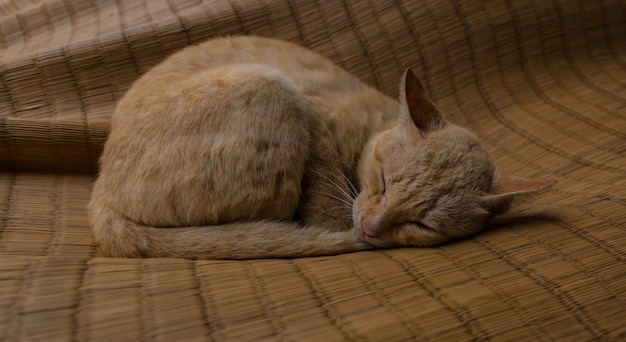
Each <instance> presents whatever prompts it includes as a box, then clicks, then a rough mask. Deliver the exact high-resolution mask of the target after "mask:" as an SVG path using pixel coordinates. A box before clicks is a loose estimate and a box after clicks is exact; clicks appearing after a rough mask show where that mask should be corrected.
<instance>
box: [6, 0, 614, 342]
mask: <svg viewBox="0 0 626 342" xmlns="http://www.w3.org/2000/svg"><path fill="white" fill-rule="evenodd" d="M199 2H200V1H195V0H168V1H148V0H143V1H142V0H124V1H114V0H103V1H100V0H4V1H1V2H0V340H2V341H5V340H6V341H13V340H35V341H52V340H79V341H83V340H103V341H133V340H140V339H145V340H165V341H179V340H186V339H189V340H211V339H212V340H234V341H242V340H292V341H305V340H312V341H341V340H371V341H399V340H407V339H416V340H445V341H459V340H470V339H480V340H485V339H495V340H515V341H518V340H557V339H567V340H574V341H581V340H592V339H594V340H595V339H604V340H619V339H622V340H623V339H626V324H625V322H626V262H625V261H626V260H625V259H626V228H625V225H626V159H625V156H626V4H625V3H624V1H623V0H602V1H596V0H577V1H572V0H518V1H508V0H486V1H473V0H456V1H446V0H444V1H439V0H414V1H409V0H406V1H404V0H380V1H378V0H377V1H373V0H370V1H366V0H362V1H356V0H355V1H348V0H343V1H324V0H301V1H300V0H297V1H287V0H214V1H206V2H204V3H199ZM242 33H245V34H256V35H262V36H272V37H278V38H282V39H287V40H291V41H294V42H297V43H299V44H301V45H304V46H307V47H309V48H311V49H314V50H316V51H318V52H320V53H322V54H324V55H326V56H328V57H329V58H331V59H332V60H334V61H335V62H336V63H338V64H340V65H341V66H343V67H345V68H346V69H348V70H350V71H351V72H353V73H355V74H357V75H358V76H360V77H361V78H362V79H363V80H365V81H366V82H368V83H370V84H372V85H373V86H376V87H378V88H379V89H381V90H382V91H384V92H386V93H388V94H390V95H393V96H395V95H396V93H397V85H396V83H397V80H398V79H399V76H400V73H401V70H402V69H403V68H405V67H407V66H413V67H415V68H416V71H417V73H418V74H419V76H420V78H421V79H422V80H423V83H424V84H425V85H426V87H427V88H428V90H429V92H430V93H431V94H432V96H433V98H435V99H436V102H437V103H438V105H439V106H440V108H441V109H442V111H443V112H444V113H446V114H447V115H448V117H449V118H450V119H451V120H452V121H454V122H456V123H459V124H461V125H464V126H466V127H468V128H469V129H471V130H472V131H474V132H475V133H476V134H477V135H478V136H479V137H480V138H481V139H482V141H483V142H484V143H485V146H486V147H487V148H488V149H489V150H490V151H491V153H492V154H493V156H494V158H495V160H496V163H497V164H498V166H500V167H501V168H502V169H504V170H506V171H508V172H510V173H515V174H519V175H524V176H529V177H544V178H553V179H557V180H558V181H559V184H558V185H557V187H556V188H554V189H553V190H551V191H549V192H547V193H545V194H544V195H542V196H540V197H538V198H536V199H535V200H533V201H531V202H528V203H526V204H524V205H521V206H518V207H516V209H515V210H514V211H513V212H511V213H509V214H507V215H505V216H503V217H501V218H499V219H498V220H496V221H495V222H494V223H493V224H492V225H491V227H490V229H489V230H488V231H487V232H485V233H483V234H481V235H479V236H477V237H475V238H472V239H469V240H465V241H461V242H457V243H452V244H449V245H445V246H442V247H439V248H421V249H419V248H413V249H392V250H382V251H373V252H363V253H354V254H346V255H340V256H333V257H321V258H304V259H295V260H252V261H240V262H235V261H190V260H182V259H109V258H100V257H97V256H96V255H95V252H94V244H93V238H92V236H91V232H90V230H89V228H88V226H87V221H86V215H85V205H86V203H87V201H88V199H89V193H90V187H91V182H93V180H94V174H95V172H96V169H97V168H96V165H97V158H98V155H99V153H100V151H101V148H102V143H103V141H104V140H105V139H106V135H107V132H108V122H109V118H110V115H111V112H112V110H113V108H114V105H115V103H116V101H117V100H119V98H120V97H121V95H122V94H123V93H124V92H125V90H126V89H128V87H129V86H130V84H131V83H132V81H133V80H135V79H136V78H137V77H138V75H140V74H141V73H143V72H145V71H146V70H147V69H149V68H150V67H151V66H153V65H154V64H155V63H158V62H159V61H161V60H162V59H163V58H164V57H165V56H166V55H168V54H170V53H171V52H173V51H176V50H178V49H180V48H183V47H184V46H187V45H189V44H192V43H195V42H199V41H202V40H204V39H206V38H208V37H212V36H216V35H225V34H242Z"/></svg>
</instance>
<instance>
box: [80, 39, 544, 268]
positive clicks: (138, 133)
mask: <svg viewBox="0 0 626 342" xmlns="http://www.w3.org/2000/svg"><path fill="white" fill-rule="evenodd" d="M553 184H554V182H552V181H533V180H529V179H524V178H520V177H510V176H506V175H503V174H501V173H500V172H499V171H498V170H496V169H495V168H494V166H493V164H492V162H491V160H490V158H489V156H488V154H487V152H486V151H485V150H484V149H483V148H482V147H481V145H480V144H479V143H478V141H477V139H476V138H475V137H474V135H472V134H471V133H469V132H468V131H466V130H465V129H463V128H461V127H458V126H455V125H453V124H451V123H449V122H447V121H446V120H445V119H444V117H443V116H442V115H441V113H440V112H439V110H438V109H437V107H436V106H435V105H434V104H433V102H432V101H431V100H430V98H429V97H428V95H427V94H426V92H425V91H424V88H423V87H422V86H421V85H420V83H419V82H418V80H417V78H416V77H415V76H414V74H413V72H411V70H408V71H406V72H405V74H404V76H403V78H402V80H401V85H400V101H399V102H397V101H394V100H392V99H390V98H388V97H387V96H385V95H383V94H381V93H380V92H378V91H376V90H375V89H373V88H371V87H369V86H367V85H365V84H364V83H362V82H361V81H359V80H358V79H357V78H355V77H354V76H352V75H350V74H349V73H347V72H346V71H344V70H342V69H341V68H339V67H337V66H335V65H333V64H332V63H331V62H330V61H329V60H327V59H325V58H324V57H322V56H320V55H318V54H316V53H314V52H312V51H309V50H306V49H304V48H302V47H299V46H296V45H294V44H291V43H287V42H283V41H279V40H272V39H266V38H259V37H234V38H221V39H214V40H210V41H207V42H205V43H202V44H200V45H196V46H192V47H189V48H187V49H184V50H183V51H181V52H179V53H176V54H174V55H173V56H171V57H170V58H168V59H167V60H166V61H165V62H163V63H161V64H160V65H158V66H156V67H155V68H153V69H152V70H151V71H149V72H148V73H146V74H145V75H143V76H142V77H141V78H140V79H139V80H138V81H137V82H136V83H135V84H134V85H133V86H132V87H131V89H130V90H129V91H128V92H127V94H126V95H125V96H124V97H123V99H122V100H121V101H120V103H119V104H118V107H117V109H116V111H115V113H114V115H113V118H112V123H111V132H110V135H109V137H108V140H107V142H106V144H105V147H104V152H103V155H102V157H101V171H100V174H99V176H98V179H97V181H96V183H95V185H94V189H93V193H92V198H91V202H90V204H89V218H90V223H91V225H92V227H93V230H94V235H95V240H96V242H97V244H98V245H99V250H100V253H101V254H103V255H106V256H113V257H181V258H190V259H249V258H279V257H285V258H290V257H304V256H315V255H330V254H339V253H346V252H354V251H361V250H368V249H374V248H384V247H397V246H432V245H436V244H441V243H444V242H446V241H450V240H453V239H460V238H464V237H469V236H471V235H473V234H476V233H478V232H479V231H481V230H482V229H483V227H484V226H485V225H486V223H487V221H488V220H489V219H490V218H491V217H492V216H493V215H496V214H499V213H503V212H505V211H506V210H508V208H509V205H510V204H511V202H512V200H513V199H514V198H516V197H518V196H521V195H526V194H531V193H535V192H538V191H540V190H543V189H545V188H547V187H549V186H551V185H553Z"/></svg>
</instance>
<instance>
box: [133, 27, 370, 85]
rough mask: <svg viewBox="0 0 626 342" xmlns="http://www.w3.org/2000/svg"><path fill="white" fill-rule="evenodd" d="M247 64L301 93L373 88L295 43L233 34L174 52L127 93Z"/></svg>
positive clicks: (173, 83)
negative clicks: (259, 67)
mask: <svg viewBox="0 0 626 342" xmlns="http://www.w3.org/2000/svg"><path fill="white" fill-rule="evenodd" d="M248 64H256V65H263V66H266V67H268V68H271V69H275V70H276V71H279V72H281V73H283V74H284V75H285V76H286V77H288V78H290V79H292V80H293V82H295V83H296V84H297V85H298V86H299V88H300V90H301V91H302V93H303V94H304V95H305V96H324V95H329V96H330V95H331V94H337V92H346V91H361V92H363V91H368V90H369V91H372V90H373V89H371V88H369V87H368V86H367V85H365V84H364V83H362V82H361V81H360V80H359V79H358V78H356V77H354V76H352V75H351V74H349V73H348V72H346V71H345V70H343V69H342V68H340V67H338V66H336V65H335V64H334V63H333V62H331V61H330V60H328V59H327V58H325V57H323V56H322V55H320V54H318V53H316V52H314V51H311V50H309V49H306V48H303V47H301V46H299V45H297V44H294V43H290V42H286V41H282V40H277V39H271V38H263V37H256V36H237V37H226V38H217V39H211V40H208V41H206V42H203V43H200V44H198V45H194V46H190V47H187V48H185V49H183V50H181V51H179V52H177V53H175V54H174V55H172V56H170V57H169V58H168V59H166V60H165V61H164V62H163V63H161V64H159V65H157V66H156V67H154V68H153V69H151V70H150V71H148V72H147V73H146V74H145V75H143V76H142V77H141V78H140V79H139V80H138V81H137V82H136V85H135V86H134V87H133V88H131V89H130V90H129V93H131V94H133V95H134V94H136V95H141V94H145V93H148V92H149V91H159V90H163V89H164V87H167V85H168V84H171V87H174V86H175V84H176V83H178V82H180V80H184V79H186V78H188V77H191V76H193V75H194V74H197V73H198V72H201V71H206V70H209V69H215V68H217V69H220V68H224V67H229V66H230V67H237V66H238V65H248ZM137 90H140V91H139V92H138V91H137ZM142 90H143V91H142Z"/></svg>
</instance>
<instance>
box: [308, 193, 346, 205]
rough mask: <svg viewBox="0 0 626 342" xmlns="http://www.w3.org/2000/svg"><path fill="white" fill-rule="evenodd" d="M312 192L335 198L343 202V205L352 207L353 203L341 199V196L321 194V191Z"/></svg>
mask: <svg viewBox="0 0 626 342" xmlns="http://www.w3.org/2000/svg"><path fill="white" fill-rule="evenodd" d="M310 192H311V193H315V194H320V195H324V196H328V197H331V198H334V199H336V200H338V201H339V202H341V203H343V204H345V205H347V206H349V207H352V202H350V201H348V200H346V199H344V198H341V197H339V196H335V195H333V194H329V193H326V192H321V191H310Z"/></svg>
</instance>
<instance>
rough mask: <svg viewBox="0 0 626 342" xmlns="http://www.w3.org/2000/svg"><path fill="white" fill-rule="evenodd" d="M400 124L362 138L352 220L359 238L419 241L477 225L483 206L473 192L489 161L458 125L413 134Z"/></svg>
mask: <svg viewBox="0 0 626 342" xmlns="http://www.w3.org/2000/svg"><path fill="white" fill-rule="evenodd" d="M403 126H404V125H403V124H400V125H398V126H397V127H394V128H393V129H390V130H388V131H385V132H383V133H381V134H380V135H379V136H377V137H376V138H375V139H372V140H371V141H370V144H369V145H368V146H367V148H366V150H365V151H364V153H363V155H362V159H361V163H360V180H361V192H360V193H359V196H358V197H357V199H356V201H355V204H354V206H353V220H354V224H355V226H356V227H357V228H358V229H357V231H358V232H359V234H361V237H362V238H363V239H365V240H366V241H368V242H369V243H371V244H373V245H376V246H380V247H388V246H394V245H402V246H426V245H434V244H438V243H442V242H445V241H448V240H451V239H456V238H461V237H465V236H468V235H471V234H474V233H475V232H478V231H479V230H481V229H482V228H483V227H484V226H485V224H486V222H487V220H488V219H489V217H490V215H491V212H490V211H489V210H488V208H486V207H485V204H484V203H483V202H482V200H481V198H482V196H483V195H485V194H487V193H489V191H490V190H491V184H492V178H493V175H494V167H493V164H492V163H491V161H490V159H489V156H488V154H487V152H486V151H485V150H484V149H483V148H482V147H481V146H480V145H479V144H478V142H477V140H476V138H475V137H474V136H473V135H472V134H471V133H469V132H467V131H466V130H464V129H462V128H460V127H457V126H454V125H450V124H447V125H446V127H444V128H442V129H439V130H437V131H434V132H431V133H429V134H428V135H426V136H423V137H422V136H421V135H420V133H419V131H418V130H417V129H415V130H409V129H406V127H403Z"/></svg>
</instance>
